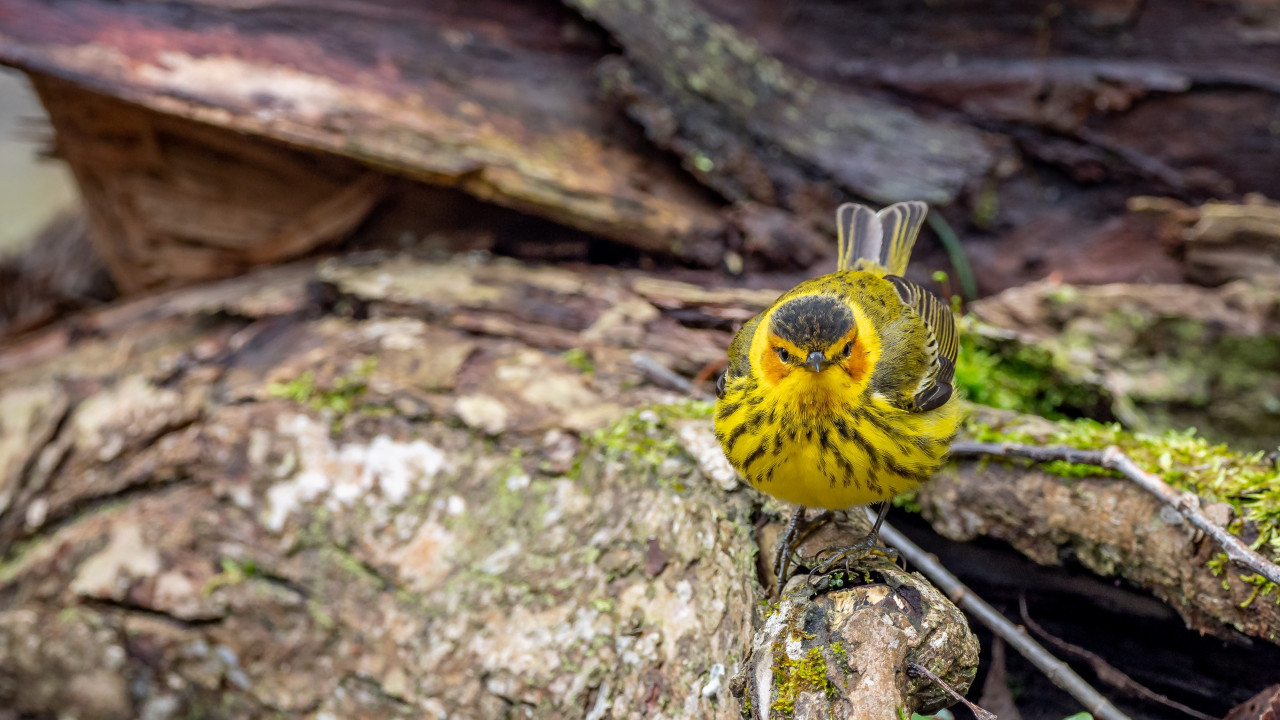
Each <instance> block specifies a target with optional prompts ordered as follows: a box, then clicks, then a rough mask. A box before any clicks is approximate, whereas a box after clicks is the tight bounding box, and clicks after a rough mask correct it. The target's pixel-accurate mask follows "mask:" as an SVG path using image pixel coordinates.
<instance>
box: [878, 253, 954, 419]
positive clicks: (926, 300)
mask: <svg viewBox="0 0 1280 720" xmlns="http://www.w3.org/2000/svg"><path fill="white" fill-rule="evenodd" d="M885 279H886V280H888V281H889V282H890V283H892V284H893V288H894V289H895V290H897V292H898V297H899V298H901V299H902V302H903V303H904V304H905V305H906V306H907V307H909V308H911V309H912V310H913V311H915V313H916V315H918V316H920V319H921V320H922V321H923V322H924V326H925V329H926V330H928V341H927V343H926V346H925V352H926V353H928V354H929V356H930V360H931V363H930V367H929V370H928V371H927V372H926V373H925V376H924V378H923V379H922V380H921V382H920V387H919V388H918V389H917V392H916V395H915V406H916V409H917V410H922V411H924V410H933V409H935V408H937V407H940V406H941V405H942V404H943V403H945V402H946V401H947V400H948V399H950V398H951V394H952V393H953V392H954V387H953V383H952V380H953V379H954V377H955V371H956V355H957V353H958V352H959V343H958V341H957V338H956V321H955V316H953V315H952V314H951V308H950V307H948V306H947V304H946V303H945V302H943V300H942V298H940V297H938V296H937V295H934V294H933V293H932V292H930V291H929V290H928V289H926V288H924V287H922V286H920V285H917V284H916V283H913V282H911V281H910V280H905V279H903V278H901V277H898V276H897V275H889V276H886V277H885Z"/></svg>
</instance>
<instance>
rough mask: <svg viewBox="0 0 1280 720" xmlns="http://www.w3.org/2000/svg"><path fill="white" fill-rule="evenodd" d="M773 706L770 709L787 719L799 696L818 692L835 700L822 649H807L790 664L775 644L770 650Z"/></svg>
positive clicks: (790, 661) (779, 645)
mask: <svg viewBox="0 0 1280 720" xmlns="http://www.w3.org/2000/svg"><path fill="white" fill-rule="evenodd" d="M773 658H774V659H773V687H774V690H773V704H772V705H770V709H771V710H772V711H773V712H776V713H779V714H781V715H791V714H792V713H794V712H795V709H796V698H798V697H800V693H803V692H810V691H818V692H821V693H823V694H824V695H826V696H827V697H829V698H830V697H835V694H836V688H835V686H834V685H832V684H831V680H829V679H828V678H827V660H826V658H825V657H823V655H822V648H816V647H815V648H810V649H809V652H807V653H805V654H804V655H802V656H801V657H800V659H798V660H792V659H791V657H790V656H788V655H787V651H786V649H785V648H784V647H783V645H782V643H781V642H779V643H777V644H775V645H774V647H773Z"/></svg>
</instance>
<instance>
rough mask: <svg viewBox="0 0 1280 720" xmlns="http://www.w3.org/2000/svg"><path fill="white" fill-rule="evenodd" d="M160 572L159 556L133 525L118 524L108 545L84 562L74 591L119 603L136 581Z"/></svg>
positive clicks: (75, 582) (72, 582)
mask: <svg viewBox="0 0 1280 720" xmlns="http://www.w3.org/2000/svg"><path fill="white" fill-rule="evenodd" d="M158 572H160V553H159V552H157V551H156V549H155V548H154V547H152V546H150V545H148V544H147V543H146V542H144V541H143V539H142V530H141V528H139V526H138V525H135V524H132V523H119V524H117V525H115V530H114V531H113V532H112V533H111V539H110V540H109V541H108V542H107V546H106V547H104V548H102V550H99V551H98V552H97V553H96V554H94V555H93V556H91V557H90V558H89V559H88V560H85V561H84V562H83V563H81V565H80V570H79V571H78V572H77V573H76V577H75V579H74V580H72V581H71V591H72V592H74V593H75V594H77V595H81V596H84V597H92V598H110V599H113V600H120V599H123V598H124V597H125V595H126V594H127V593H128V592H129V587H130V585H132V583H133V582H134V581H136V580H140V579H142V578H147V577H151V576H152V575H155V574H156V573H158Z"/></svg>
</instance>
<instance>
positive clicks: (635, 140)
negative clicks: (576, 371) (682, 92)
mask: <svg viewBox="0 0 1280 720" xmlns="http://www.w3.org/2000/svg"><path fill="white" fill-rule="evenodd" d="M0 18H3V19H4V22H3V24H2V25H0V62H6V63H10V64H15V65H19V66H21V67H23V68H24V69H26V70H28V71H31V72H35V73H41V74H47V75H50V76H53V77H57V78H62V79H69V80H71V81H73V82H75V83H76V84H77V85H79V86H81V87H82V88H88V89H90V90H93V91H95V92H98V93H101V94H105V95H108V96H111V97H114V98H118V99H120V100H124V101H127V102H130V103H136V104H137V105H140V106H142V107H145V108H148V109H150V110H153V111H155V112H157V113H160V114H162V115H173V116H176V117H179V118H185V119H190V120H196V121H199V122H201V123H207V124H209V125H213V126H218V127H222V128H228V129H231V130H234V131H236V132H237V133H242V134H247V135H256V136H263V137H266V138H271V139H274V140H278V141H283V142H285V143H288V144H291V145H295V146H299V147H303V148H308V149H310V150H311V151H312V152H314V151H317V150H318V151H322V152H324V153H326V154H335V155H341V156H346V157H350V158H353V159H356V160H358V161H360V162H361V163H364V164H367V165H369V166H373V167H374V168H377V169H381V170H387V171H392V172H396V173H401V174H405V175H408V176H410V177H414V178H418V179H421V180H425V181H427V182H431V183H435V184H441V185H447V186H452V187H458V188H461V189H462V190H465V191H466V192H468V193H471V194H473V195H475V196H476V197H479V198H482V199H485V200H488V201H492V202H494V203H497V204H500V205H504V206H506V207H510V208H514V209H517V210H522V211H528V212H533V213H536V214H539V215H543V216H545V217H548V218H551V219H553V220H556V221H558V222H562V223H564V224H566V225H569V226H572V227H577V228H580V229H583V230H588V231H591V232H595V233H598V234H600V235H603V236H605V237H610V238H614V239H616V240H618V241H620V242H625V243H629V244H633V245H635V246H638V247H641V248H645V249H649V250H655V251H661V252H666V253H671V254H674V255H676V256H680V257H684V258H687V259H694V260H699V261H700V262H702V263H704V264H709V263H714V262H715V261H716V259H717V257H716V255H715V254H714V253H709V252H708V250H707V247H706V243H707V242H709V241H711V240H718V236H719V235H720V234H722V233H723V229H724V228H723V225H724V221H723V219H722V218H720V217H719V215H718V214H717V210H716V206H715V204H714V203H712V202H711V201H710V199H709V198H708V197H707V195H706V193H705V191H704V190H703V189H702V188H700V187H699V186H698V185H697V183H695V182H693V181H692V180H690V179H688V178H686V177H683V176H682V175H681V174H680V173H679V172H678V171H677V170H676V169H675V168H673V167H671V165H670V164H669V163H668V162H666V161H665V159H664V158H662V157H658V156H654V155H653V154H652V153H649V152H643V150H644V146H643V144H642V143H641V142H639V137H638V135H639V134H638V133H636V132H635V131H634V130H632V129H631V128H630V127H629V126H628V124H627V122H626V120H625V118H623V117H621V116H620V115H619V114H618V113H617V112H616V111H614V110H613V109H611V108H610V107H609V106H607V105H603V104H600V103H598V102H596V98H595V95H596V90H595V81H594V79H593V76H592V72H593V71H592V59H591V58H592V55H593V53H597V52H599V51H598V48H599V46H600V43H601V40H600V38H599V34H598V33H597V32H595V31H593V30H592V29H591V28H589V27H587V26H586V25H585V24H583V23H582V22H581V21H579V20H576V19H575V17H574V16H573V15H572V13H570V12H568V11H566V10H564V9H562V8H560V7H559V6H557V5H556V4H554V3H545V4H531V3H521V2H506V1H504V0H493V1H492V2H485V3H482V4H481V5H473V6H472V7H469V8H468V9H465V10H464V9H461V8H457V7H452V6H436V5H430V4H429V5H425V6H420V7H412V8H410V7H405V6H402V5H400V4H389V5H388V4H382V3H378V2H351V3H340V4H336V5H335V4H328V5H325V6H322V7H321V6H312V7H308V8H306V9H301V8H289V7H285V6H273V5H268V6H262V7H248V8H240V7H235V6H225V5H222V4H218V3H214V4H209V3H203V2H196V3H190V4H185V5H167V6H164V7H156V6H151V7H145V6H138V5H127V4H126V5H121V4H118V3H101V2H94V1H92V0H89V1H83V2H75V3H72V4H70V5H61V4H58V3H46V2H40V1H34V2H29V1H28V0H5V2H4V3H2V4H0ZM494 18H501V20H500V21H499V20H495V19H494ZM79 119H81V120H83V121H85V122H88V121H93V122H94V123H96V125H93V126H91V127H90V128H88V129H89V130H90V131H91V133H90V139H91V138H92V137H93V135H94V134H110V133H112V132H113V131H122V132H124V133H125V135H126V136H125V137H124V138H123V139H124V140H125V141H126V142H122V143H119V144H116V145H114V146H113V147H112V148H111V150H112V151H113V152H108V153H107V156H106V157H104V156H103V154H102V153H96V154H94V155H92V156H90V157H88V158H84V157H83V156H82V155H81V154H76V153H71V154H69V156H68V157H69V159H70V160H72V162H73V164H75V163H78V162H79V161H81V160H87V161H89V163H90V167H89V169H88V171H87V172H89V173H93V172H94V171H95V170H97V169H99V167H100V165H101V164H102V163H104V162H110V161H112V160H115V161H117V162H119V161H124V162H127V163H131V164H135V163H148V162H149V163H159V162H161V161H163V160H169V159H170V158H168V157H165V156H164V154H165V153H166V152H167V151H168V150H169V149H168V148H166V147H165V142H164V141H165V140H166V139H170V138H171V137H172V136H171V135H166V134H165V133H164V132H163V123H160V124H161V127H159V128H157V127H152V126H149V123H143V124H142V125H141V126H139V125H138V124H137V123H135V124H132V125H124V126H116V125H114V124H113V123H111V122H109V120H110V118H102V117H94V116H92V115H89V116H84V115H82V116H80V118H79ZM76 139H78V138H74V137H73V138H72V140H73V141H74V140H76ZM252 150H253V146H250V147H249V148H247V151H252ZM250 154H252V153H251V152H250ZM197 159H198V158H197ZM264 163H265V164H269V158H261V157H259V158H257V163H256V164H264ZM292 164H293V163H290V165H292ZM85 172H86V171H78V174H79V175H80V176H81V177H80V178H79V179H80V181H81V184H82V186H85V184H86V179H85V177H83V176H84V174H85ZM277 179H278V180H280V181H281V184H282V185H283V186H284V187H285V188H287V187H288V186H289V185H290V184H291V183H290V182H288V180H289V178H277ZM334 179H335V178H333V177H329V178H326V180H324V181H320V182H326V181H332V180H334ZM201 180H202V181H203V179H201ZM311 184H314V183H310V184H308V183H304V184H303V186H302V188H300V190H301V192H299V193H298V195H297V196H296V197H294V198H291V201H292V202H294V203H297V204H301V205H302V206H304V207H310V203H309V202H308V198H311V199H312V202H314V201H315V200H316V196H314V195H313V194H312V193H309V192H306V191H307V190H312V189H313V188H311V187H310V185H311ZM89 187H90V188H91V189H92V185H90V186H89ZM108 189H109V190H111V189H114V188H108ZM314 189H315V190H319V188H314ZM139 190H145V188H143V189H136V188H130V187H127V186H126V188H125V191H126V192H128V191H139ZM277 192H283V190H280V189H277ZM119 200H120V198H118V197H112V196H111V195H108V197H107V198H105V199H104V202H113V201H115V202H118V201H119ZM111 211H112V213H113V214H116V215H123V214H126V213H129V212H135V213H138V214H139V215H141V216H142V218H141V219H143V220H152V217H151V213H153V212H172V208H171V207H162V208H153V207H150V206H142V207H137V206H131V205H128V204H123V203H121V204H118V205H117V206H116V207H114V208H112V209H111ZM250 219H252V217H251V218H250ZM128 220H129V218H128V217H121V218H115V219H113V220H112V221H108V222H106V223H105V225H104V226H105V227H107V228H110V227H112V225H116V224H120V223H127V222H128ZM238 229H240V230H241V231H247V230H248V229H249V228H243V227H242V228H238ZM151 237H152V238H153V239H156V240H159V239H163V237H164V234H163V233H160V232H153V233H152V234H151ZM275 240H278V239H277V238H274V237H273V233H272V232H264V233H259V234H258V235H257V236H256V237H255V241H256V242H257V243H258V244H260V245H266V246H268V248H269V247H270V246H271V245H272V244H273V241H275ZM112 242H113V243H114V244H115V245H117V246H120V247H130V246H132V245H136V244H137V243H136V241H135V242H134V243H130V242H129V238H127V237H118V238H113V239H112ZM715 244H716V245H717V246H718V245H719V244H720V243H719V242H718V241H717V242H716V243H715ZM268 248H263V250H264V251H266V252H270V250H269V249H268Z"/></svg>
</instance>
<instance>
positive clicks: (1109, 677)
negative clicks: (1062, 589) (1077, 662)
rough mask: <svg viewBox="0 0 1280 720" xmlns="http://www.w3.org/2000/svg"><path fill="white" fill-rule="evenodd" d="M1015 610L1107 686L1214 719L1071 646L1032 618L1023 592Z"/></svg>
mask: <svg viewBox="0 0 1280 720" xmlns="http://www.w3.org/2000/svg"><path fill="white" fill-rule="evenodd" d="M1018 610H1019V612H1020V613H1021V614H1022V624H1023V625H1026V626H1027V627H1028V628H1029V629H1030V630H1031V632H1033V633H1035V634H1036V635H1039V636H1040V639H1042V640H1044V641H1045V642H1047V643H1049V644H1050V645H1053V646H1054V647H1056V648H1058V650H1060V651H1062V652H1064V653H1066V654H1068V655H1074V656H1075V657H1077V658H1080V659H1081V660H1084V661H1085V662H1087V663H1089V667H1091V668H1093V672H1094V674H1095V675H1097V676H1098V679H1099V680H1101V681H1102V682H1104V683H1106V684H1108V685H1110V686H1111V687H1114V688H1115V689H1117V690H1120V691H1122V692H1124V693H1127V694H1129V695H1132V696H1134V697H1138V698H1142V699H1143V700H1149V701H1151V702H1153V703H1158V704H1160V705H1164V706H1165V707H1169V708H1173V709H1174V710H1177V711H1178V712H1181V713H1185V714H1187V715H1190V716H1191V717H1193V718H1196V720H1216V718H1214V717H1213V716H1211V715H1206V714H1204V713H1202V712H1200V711H1199V710H1196V709H1194V708H1189V707H1187V706H1186V705H1183V704H1182V703H1180V702H1177V701H1176V700H1170V699H1169V698H1167V697H1165V696H1164V695H1161V694H1160V693H1158V692H1156V691H1154V690H1152V689H1150V688H1148V687H1147V686H1145V685H1143V684H1142V683H1140V682H1138V681H1137V680H1134V679H1133V678H1131V677H1129V676H1128V675H1126V674H1125V673H1124V672H1123V671H1121V670H1120V668H1117V667H1116V666H1114V665H1112V664H1111V663H1109V662H1107V661H1106V660H1104V659H1102V658H1101V657H1099V656H1098V655H1097V654H1095V653H1092V652H1090V651H1088V650H1086V649H1084V648H1082V647H1080V646H1079V645H1074V644H1072V643H1069V642H1067V641H1066V640H1063V639H1062V638H1060V637H1056V636H1054V635H1053V634H1051V633H1050V632H1049V631H1048V630H1045V629H1044V628H1042V627H1040V624H1039V623H1037V622H1036V621H1035V620H1032V619H1031V614H1030V613H1028V612H1027V596H1026V595H1025V594H1024V595H1019V596H1018Z"/></svg>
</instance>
